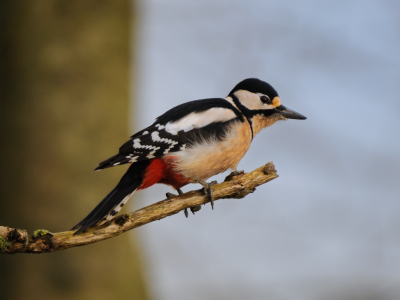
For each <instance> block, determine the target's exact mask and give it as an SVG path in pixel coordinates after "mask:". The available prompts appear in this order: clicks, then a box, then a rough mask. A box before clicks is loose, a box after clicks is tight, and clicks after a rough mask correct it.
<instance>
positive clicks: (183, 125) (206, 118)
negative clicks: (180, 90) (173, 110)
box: [165, 107, 236, 135]
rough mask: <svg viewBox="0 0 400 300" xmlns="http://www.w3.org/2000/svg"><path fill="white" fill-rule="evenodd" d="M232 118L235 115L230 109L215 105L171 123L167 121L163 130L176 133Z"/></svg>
mask: <svg viewBox="0 0 400 300" xmlns="http://www.w3.org/2000/svg"><path fill="white" fill-rule="evenodd" d="M233 118H236V115H235V113H234V112H233V111H232V110H231V109H228V108H223V107H215V108H210V109H209V110H206V111H203V112H199V113H191V114H189V115H187V116H186V117H183V118H182V119H180V120H178V121H175V122H172V123H171V122H168V123H167V125H165V131H167V132H168V133H170V134H173V135H176V134H178V132H179V131H181V130H183V131H185V132H187V131H190V130H192V129H193V128H201V127H205V126H207V125H209V124H211V123H217V122H226V121H229V120H231V119H233Z"/></svg>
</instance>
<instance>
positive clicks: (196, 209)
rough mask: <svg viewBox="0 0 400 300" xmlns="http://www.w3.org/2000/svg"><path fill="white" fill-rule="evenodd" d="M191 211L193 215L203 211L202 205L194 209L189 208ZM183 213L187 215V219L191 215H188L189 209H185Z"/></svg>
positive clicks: (193, 207)
mask: <svg viewBox="0 0 400 300" xmlns="http://www.w3.org/2000/svg"><path fill="white" fill-rule="evenodd" d="M189 209H190V211H191V212H192V214H194V213H195V212H198V211H199V210H200V209H201V205H196V206H192V207H189ZM183 212H184V213H185V217H186V218H188V217H189V213H188V210H187V208H185V210H184V211H183Z"/></svg>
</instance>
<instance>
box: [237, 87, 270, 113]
mask: <svg viewBox="0 0 400 300" xmlns="http://www.w3.org/2000/svg"><path fill="white" fill-rule="evenodd" d="M262 95H263V94H260V93H258V94H254V93H250V92H249V91H245V90H239V91H237V92H235V96H236V97H237V98H238V99H239V101H240V103H242V104H243V105H244V106H245V107H247V108H248V109H250V110H257V109H273V108H274V106H273V105H270V104H265V103H263V102H262V101H261V99H260V96H262Z"/></svg>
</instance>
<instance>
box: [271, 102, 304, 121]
mask: <svg viewBox="0 0 400 300" xmlns="http://www.w3.org/2000/svg"><path fill="white" fill-rule="evenodd" d="M276 110H277V112H278V113H279V114H281V115H282V116H284V117H285V118H287V119H297V120H305V119H307V117H305V116H303V115H302V114H299V113H298V112H295V111H293V110H291V109H288V108H286V107H284V106H283V105H281V106H278V107H277V108H276Z"/></svg>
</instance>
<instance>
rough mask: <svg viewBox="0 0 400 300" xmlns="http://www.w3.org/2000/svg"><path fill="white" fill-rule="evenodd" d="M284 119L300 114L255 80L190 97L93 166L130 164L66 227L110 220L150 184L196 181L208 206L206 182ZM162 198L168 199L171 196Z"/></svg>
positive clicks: (179, 184)
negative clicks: (215, 94) (223, 92)
mask: <svg viewBox="0 0 400 300" xmlns="http://www.w3.org/2000/svg"><path fill="white" fill-rule="evenodd" d="M286 119H297V120H305V119H306V117H305V116H303V115H301V114H299V113H297V112H295V111H293V110H290V109H288V108H286V107H285V106H283V105H282V104H281V100H280V98H279V96H278V93H277V92H276V90H275V89H274V88H273V87H272V86H271V85H270V84H268V83H266V82H264V81H261V80H259V79H256V78H248V79H245V80H243V81H241V82H239V83H238V84H237V85H236V86H235V87H234V88H233V89H232V91H231V92H230V93H229V95H228V96H227V97H226V98H211V99H202V100H195V101H190V102H187V103H183V104H180V105H178V106H176V107H174V108H172V109H170V110H168V111H167V112H166V113H164V114H163V115H161V116H159V117H158V118H157V119H156V121H155V122H154V123H153V124H152V125H150V126H149V127H147V128H145V129H143V130H141V131H139V132H137V133H136V134H134V135H132V136H131V138H130V139H129V141H127V142H126V143H125V144H123V145H122V146H121V147H120V148H119V153H118V154H116V155H114V156H112V157H110V158H109V159H107V160H105V161H103V162H101V163H100V164H99V165H98V166H97V167H96V169H95V171H98V170H102V169H105V168H110V167H114V166H119V165H123V164H131V165H130V166H129V168H128V170H127V171H126V173H125V174H124V175H123V177H122V178H121V180H120V182H119V183H118V184H117V186H116V187H115V188H114V189H113V190H112V191H111V192H110V193H109V194H108V195H107V196H106V197H105V198H104V199H103V200H102V201H101V202H100V203H99V204H98V205H97V206H96V207H95V208H94V209H93V210H92V211H91V212H90V213H89V214H88V215H87V216H86V217H85V218H84V219H83V220H82V221H81V222H79V223H78V224H77V225H75V226H74V227H73V228H72V230H77V231H76V232H75V233H74V234H78V233H80V232H83V231H85V230H86V229H87V228H89V227H92V226H95V225H100V224H102V223H104V222H106V221H107V220H110V219H112V218H113V217H114V216H115V215H116V214H117V213H118V212H119V210H120V209H121V208H122V207H123V206H124V205H125V204H126V202H127V201H128V200H129V198H130V197H131V196H132V194H133V193H134V192H135V191H137V190H142V189H146V188H148V187H150V186H152V185H153V184H156V183H162V184H166V185H170V186H172V187H173V188H174V189H175V190H177V191H178V193H179V194H181V193H182V191H181V190H180V188H181V187H183V186H185V185H187V184H189V183H200V184H201V185H203V187H204V192H205V194H206V195H207V196H208V197H209V198H210V201H211V205H212V207H213V195H212V189H211V186H212V184H213V183H207V182H206V180H207V179H208V178H210V177H212V176H214V175H216V174H219V173H222V172H224V171H226V170H227V169H232V170H236V167H237V165H238V164H239V162H240V160H241V159H242V158H243V156H244V155H245V153H246V152H247V150H248V149H249V147H250V144H251V142H252V140H253V138H254V136H255V135H256V134H258V133H259V132H260V131H261V129H263V128H265V127H268V126H270V125H272V124H274V123H275V122H276V121H279V120H286ZM167 197H168V198H169V199H170V200H171V194H169V193H167ZM191 210H192V212H193V213H194V212H195V211H197V210H199V207H193V208H191ZM185 215H186V217H187V210H185Z"/></svg>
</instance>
